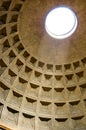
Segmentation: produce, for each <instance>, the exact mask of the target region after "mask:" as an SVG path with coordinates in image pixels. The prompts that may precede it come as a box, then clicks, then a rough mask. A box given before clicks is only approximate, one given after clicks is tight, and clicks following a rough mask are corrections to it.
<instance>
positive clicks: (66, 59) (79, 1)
mask: <svg viewBox="0 0 86 130" xmlns="http://www.w3.org/2000/svg"><path fill="white" fill-rule="evenodd" d="M59 5H64V6H68V7H70V8H72V9H73V11H74V12H75V13H76V16H77V19H78V27H77V30H76V32H75V33H74V34H73V35H72V36H71V37H69V38H66V39H64V40H58V39H53V38H51V37H50V36H49V35H48V34H47V33H46V31H45V19H46V16H47V14H48V12H49V11H50V10H52V9H53V8H55V7H57V6H59ZM85 8H86V2H85V0H50V1H47V0H40V1H39V0H36V1H29V0H28V1H26V2H25V4H24V6H23V8H22V11H21V13H20V15H19V19H18V23H19V24H18V31H19V36H20V39H21V40H22V42H23V45H24V47H25V48H26V49H27V50H28V52H29V53H30V54H31V55H32V56H34V57H35V58H37V59H39V60H40V61H42V62H45V63H51V64H64V63H70V62H73V61H76V60H79V59H82V58H83V57H85V55H86V36H85V34H86V27H85V23H86V16H85V15H86V9H85Z"/></svg>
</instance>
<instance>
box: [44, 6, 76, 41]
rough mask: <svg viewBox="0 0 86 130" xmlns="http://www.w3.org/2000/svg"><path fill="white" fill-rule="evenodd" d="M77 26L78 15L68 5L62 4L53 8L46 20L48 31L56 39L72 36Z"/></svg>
mask: <svg viewBox="0 0 86 130" xmlns="http://www.w3.org/2000/svg"><path fill="white" fill-rule="evenodd" d="M76 28H77V17H76V15H75V13H74V12H73V11H72V10H71V9H70V8H67V7H64V6H60V7H57V8H55V9H53V10H51V11H50V12H49V13H48V15H47V17H46V20H45V29H46V31H47V33H48V34H49V35H50V36H52V37H53V38H56V39H64V38H67V37H69V36H71V35H72V34H73V33H74V31H75V30H76Z"/></svg>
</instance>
